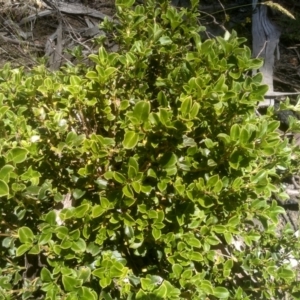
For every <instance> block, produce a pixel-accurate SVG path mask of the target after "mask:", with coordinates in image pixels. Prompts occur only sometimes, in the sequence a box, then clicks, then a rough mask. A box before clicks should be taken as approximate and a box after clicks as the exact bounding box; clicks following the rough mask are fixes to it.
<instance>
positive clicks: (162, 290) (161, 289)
mask: <svg viewBox="0 0 300 300" xmlns="http://www.w3.org/2000/svg"><path fill="white" fill-rule="evenodd" d="M167 293H168V289H167V287H166V286H165V284H164V282H163V284H162V285H161V286H160V287H159V288H158V289H157V290H155V291H154V294H155V295H156V296H157V297H160V298H162V299H166V297H167Z"/></svg>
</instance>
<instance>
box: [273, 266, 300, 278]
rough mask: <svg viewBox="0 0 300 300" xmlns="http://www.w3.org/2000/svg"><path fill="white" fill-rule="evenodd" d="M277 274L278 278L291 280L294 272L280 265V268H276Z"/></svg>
mask: <svg viewBox="0 0 300 300" xmlns="http://www.w3.org/2000/svg"><path fill="white" fill-rule="evenodd" d="M277 274H278V276H279V277H280V278H283V279H285V280H292V279H294V278H295V276H296V274H295V272H293V271H292V270H290V269H287V268H284V267H281V268H280V270H278V272H277Z"/></svg>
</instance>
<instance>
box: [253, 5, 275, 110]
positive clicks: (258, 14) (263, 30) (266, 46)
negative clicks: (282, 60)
mask: <svg viewBox="0 0 300 300" xmlns="http://www.w3.org/2000/svg"><path fill="white" fill-rule="evenodd" d="M252 5H253V15H252V38H253V39H252V52H253V56H254V57H261V58H263V60H264V64H263V66H262V67H261V68H260V70H259V71H260V72H262V74H263V78H264V79H263V82H264V83H265V84H267V85H268V86H269V91H268V93H267V95H268V94H272V93H273V92H274V89H273V69H274V61H275V52H277V55H278V56H279V50H278V43H279V37H280V30H279V29H278V28H277V26H276V25H275V24H274V23H273V22H272V21H271V20H270V19H269V17H268V14H267V11H268V8H267V6H266V5H258V0H252ZM271 105H272V106H273V105H274V98H271V99H266V100H265V101H263V102H260V103H259V106H271Z"/></svg>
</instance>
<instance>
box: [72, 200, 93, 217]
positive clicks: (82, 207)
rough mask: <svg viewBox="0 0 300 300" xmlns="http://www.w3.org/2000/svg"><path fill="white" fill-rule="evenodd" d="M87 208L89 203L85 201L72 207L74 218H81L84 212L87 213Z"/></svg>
mask: <svg viewBox="0 0 300 300" xmlns="http://www.w3.org/2000/svg"><path fill="white" fill-rule="evenodd" d="M89 208H90V205H89V204H87V203H85V204H82V205H80V206H78V207H76V208H75V209H74V216H75V217H76V218H79V219H81V218H83V217H84V215H85V214H86V213H87V211H88V210H89Z"/></svg>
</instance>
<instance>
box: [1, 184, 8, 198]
mask: <svg viewBox="0 0 300 300" xmlns="http://www.w3.org/2000/svg"><path fill="white" fill-rule="evenodd" d="M8 194H9V188H8V185H7V184H6V182H4V181H3V180H0V197H4V196H7V195H8Z"/></svg>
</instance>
